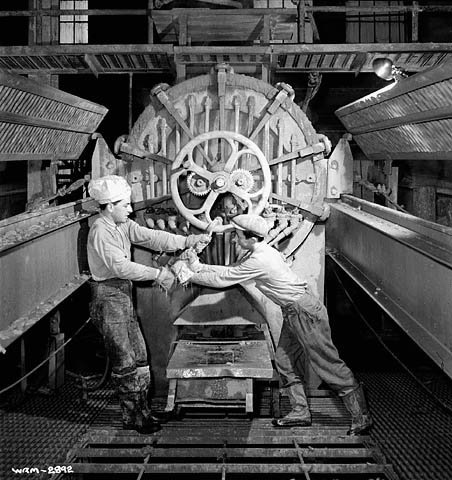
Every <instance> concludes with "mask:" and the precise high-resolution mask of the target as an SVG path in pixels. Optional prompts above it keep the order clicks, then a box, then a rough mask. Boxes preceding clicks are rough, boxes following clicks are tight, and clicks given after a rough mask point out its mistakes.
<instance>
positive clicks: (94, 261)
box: [87, 215, 187, 282]
mask: <svg viewBox="0 0 452 480" xmlns="http://www.w3.org/2000/svg"><path fill="white" fill-rule="evenodd" d="M186 240H187V237H184V236H182V235H174V234H172V233H168V232H163V231H160V230H151V229H149V228H146V227H142V226H140V225H138V223H136V222H134V221H133V220H130V219H128V220H127V222H125V223H121V224H119V225H116V224H115V223H114V222H113V221H111V220H110V219H108V218H106V217H105V216H102V215H101V216H100V217H99V218H98V219H96V220H95V222H94V223H93V225H92V226H91V228H90V231H89V234H88V245H87V249H88V263H89V267H90V270H91V275H92V277H93V279H94V280H96V281H98V282H100V281H103V280H107V279H109V278H122V279H126V280H136V281H141V280H155V279H156V278H157V276H158V274H159V273H160V269H158V268H154V267H148V266H146V265H142V264H140V263H136V262H133V261H132V260H131V252H130V248H131V244H132V243H133V244H136V245H140V246H143V247H147V248H150V249H151V250H155V251H161V252H162V251H163V252H172V251H175V250H180V249H184V248H186Z"/></svg>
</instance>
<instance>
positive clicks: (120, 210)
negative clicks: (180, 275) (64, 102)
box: [88, 175, 210, 433]
mask: <svg viewBox="0 0 452 480" xmlns="http://www.w3.org/2000/svg"><path fill="white" fill-rule="evenodd" d="M88 192H89V194H90V196H91V197H92V198H94V200H96V201H97V202H98V203H99V207H100V215H99V218H98V219H97V220H95V222H94V223H93V225H92V227H91V229H90V232H89V235H88V263H89V266H90V270H91V274H92V281H91V292H92V302H91V318H92V321H93V323H94V325H95V326H96V327H97V328H98V329H99V331H100V332H101V334H102V336H103V338H104V343H105V348H106V351H107V354H108V356H109V358H110V361H111V365H112V380H113V382H114V385H115V387H116V390H117V392H118V394H119V399H120V405H121V411H122V421H123V426H124V428H126V429H134V430H136V431H138V432H140V433H152V432H155V431H157V430H158V429H159V428H160V425H159V422H158V420H157V419H156V418H155V417H154V416H153V415H152V414H151V410H150V408H149V405H148V391H149V387H150V381H151V375H150V370H149V363H148V358H147V352H146V344H145V341H144V338H143V335H142V333H141V330H140V327H139V324H138V321H137V319H136V314H135V310H134V306H133V302H132V281H134V280H135V281H143V280H153V281H154V282H155V283H156V284H158V285H160V286H161V287H162V288H163V289H165V290H168V289H169V288H171V286H172V285H173V283H174V280H175V278H174V275H173V274H172V273H171V271H170V270H169V269H167V268H166V267H161V268H154V267H149V266H146V265H141V264H139V263H136V262H133V261H132V260H131V253H130V248H131V244H137V245H140V246H143V247H148V248H150V249H152V250H156V251H165V252H170V251H176V250H182V249H186V248H192V247H195V246H196V245H197V244H198V243H199V242H201V243H208V242H209V240H210V236H209V235H206V234H202V235H189V236H187V237H185V236H182V235H174V234H171V233H167V232H164V231H161V230H150V229H148V228H146V227H142V226H140V225H138V223H136V222H134V221H132V220H130V219H129V218H128V216H129V214H130V213H131V212H132V208H131V206H130V201H131V199H130V195H131V189H130V186H129V185H128V183H127V181H126V180H125V179H124V178H122V177H119V176H116V175H109V176H105V177H101V178H98V179H95V180H92V181H91V182H90V183H89V186H88Z"/></svg>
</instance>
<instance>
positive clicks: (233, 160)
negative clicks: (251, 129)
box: [223, 150, 242, 173]
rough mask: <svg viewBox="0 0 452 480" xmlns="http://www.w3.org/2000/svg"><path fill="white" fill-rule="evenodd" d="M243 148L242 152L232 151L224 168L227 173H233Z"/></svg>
mask: <svg viewBox="0 0 452 480" xmlns="http://www.w3.org/2000/svg"><path fill="white" fill-rule="evenodd" d="M241 152H242V151H241V150H240V152H237V151H234V152H232V153H231V156H230V157H229V158H228V160H227V162H226V163H225V165H224V167H223V170H224V171H225V172H227V173H231V171H232V169H233V167H234V165H235V164H236V163H237V160H238V159H239V157H240V155H241Z"/></svg>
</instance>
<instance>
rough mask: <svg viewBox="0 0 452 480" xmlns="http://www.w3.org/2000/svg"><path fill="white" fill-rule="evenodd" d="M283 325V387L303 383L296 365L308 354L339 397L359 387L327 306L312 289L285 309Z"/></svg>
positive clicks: (278, 362)
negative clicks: (337, 344) (336, 338)
mask: <svg viewBox="0 0 452 480" xmlns="http://www.w3.org/2000/svg"><path fill="white" fill-rule="evenodd" d="M282 312H283V326H282V330H281V336H280V339H279V343H278V347H277V349H276V366H277V368H278V371H279V374H280V376H281V380H282V387H290V386H291V385H294V384H297V383H303V376H302V373H301V372H299V371H297V369H296V368H295V365H296V364H297V360H298V361H299V357H300V355H305V357H306V358H307V360H308V362H309V364H310V365H311V366H312V369H313V370H314V372H315V373H316V374H317V375H318V376H319V377H320V379H321V380H322V381H324V382H325V383H327V384H328V386H329V387H330V388H331V389H332V390H334V391H335V392H336V393H337V394H338V395H339V396H343V395H346V394H347V393H349V392H351V391H353V390H355V389H356V388H357V387H358V382H357V381H356V379H355V377H354V376H353V373H352V372H351V370H350V369H349V368H348V367H347V365H346V364H345V363H344V361H343V360H341V359H340V357H339V353H338V351H337V349H336V347H335V346H334V344H333V340H332V339H331V329H330V324H329V320H328V313H327V311H326V308H325V305H323V303H322V302H321V301H320V300H319V299H318V298H317V297H315V296H314V295H313V294H312V293H311V292H310V291H309V290H307V291H306V292H305V293H303V294H301V295H300V298H299V299H298V300H297V301H296V302H294V303H291V304H289V305H286V306H284V307H283V308H282Z"/></svg>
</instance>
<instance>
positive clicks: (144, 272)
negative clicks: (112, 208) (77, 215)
mask: <svg viewBox="0 0 452 480" xmlns="http://www.w3.org/2000/svg"><path fill="white" fill-rule="evenodd" d="M93 245H94V249H95V251H96V253H97V255H98V256H99V257H100V259H101V260H102V261H103V263H104V264H105V265H106V266H107V268H108V270H109V271H110V272H111V273H112V274H113V275H114V276H115V277H118V278H122V279H125V280H135V281H144V280H155V279H156V278H157V276H158V275H159V273H160V269H158V268H153V267H148V266H146V265H142V264H140V263H135V262H132V261H131V260H130V259H128V258H127V257H126V256H125V254H124V251H123V250H121V248H119V247H118V246H116V245H114V244H112V243H109V242H105V241H102V239H101V238H99V237H97V238H96V237H94V239H93Z"/></svg>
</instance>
